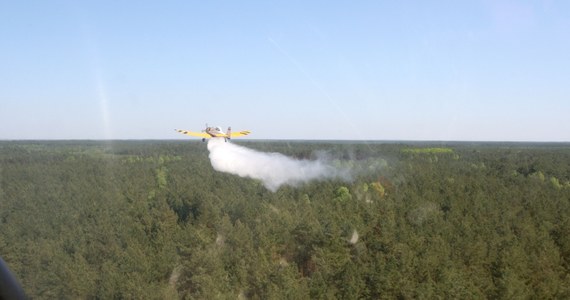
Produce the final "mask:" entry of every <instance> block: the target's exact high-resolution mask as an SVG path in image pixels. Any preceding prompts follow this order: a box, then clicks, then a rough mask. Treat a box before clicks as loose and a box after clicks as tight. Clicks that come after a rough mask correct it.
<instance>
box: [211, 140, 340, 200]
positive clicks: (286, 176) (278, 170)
mask: <svg viewBox="0 0 570 300" xmlns="http://www.w3.org/2000/svg"><path fill="white" fill-rule="evenodd" d="M208 150H209V151H210V161H211V163H212V167H213V168H214V170H216V171H220V172H226V173H231V174H236V175H239V176H241V177H250V178H254V179H259V180H261V181H262V182H263V185H265V187H266V188H267V189H269V190H270V191H272V192H275V191H277V189H278V188H279V187H280V186H281V185H283V184H287V185H291V186H297V185H299V184H301V183H304V182H308V181H310V180H317V179H325V178H337V177H338V178H343V179H347V178H348V177H349V176H348V172H346V171H342V170H338V169H336V168H334V167H332V166H330V165H328V164H326V163H325V162H324V161H322V160H316V161H313V160H298V159H293V158H290V157H287V156H285V155H283V154H280V153H265V152H259V151H255V150H252V149H249V148H245V147H242V146H238V145H235V144H232V143H226V142H224V139H220V138H213V139H210V140H209V141H208Z"/></svg>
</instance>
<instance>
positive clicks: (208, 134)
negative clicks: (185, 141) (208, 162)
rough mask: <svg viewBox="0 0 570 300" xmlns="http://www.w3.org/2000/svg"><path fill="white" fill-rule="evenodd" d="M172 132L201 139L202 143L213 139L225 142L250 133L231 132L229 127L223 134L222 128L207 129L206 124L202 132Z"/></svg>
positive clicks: (245, 131) (247, 131)
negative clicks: (220, 138)
mask: <svg viewBox="0 0 570 300" xmlns="http://www.w3.org/2000/svg"><path fill="white" fill-rule="evenodd" d="M174 130H175V131H177V132H180V133H182V134H186V135H190V136H195V137H201V138H202V142H204V141H206V139H209V138H213V137H223V138H224V140H225V141H226V142H227V141H228V140H229V139H231V138H234V137H239V136H244V135H248V134H250V133H251V131H249V130H242V131H238V132H232V128H231V127H228V131H227V132H225V133H224V132H223V131H222V128H220V127H218V126H216V127H209V126H208V124H206V129H204V130H202V132H192V131H188V130H181V129H174Z"/></svg>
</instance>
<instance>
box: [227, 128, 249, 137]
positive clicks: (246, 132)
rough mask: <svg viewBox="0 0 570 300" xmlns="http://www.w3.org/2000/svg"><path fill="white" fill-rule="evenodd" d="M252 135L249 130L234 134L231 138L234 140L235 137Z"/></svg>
mask: <svg viewBox="0 0 570 300" xmlns="http://www.w3.org/2000/svg"><path fill="white" fill-rule="evenodd" d="M250 133H251V131H249V130H242V131H238V132H232V133H231V134H230V137H231V138H234V137H238V136H244V135H248V134H250Z"/></svg>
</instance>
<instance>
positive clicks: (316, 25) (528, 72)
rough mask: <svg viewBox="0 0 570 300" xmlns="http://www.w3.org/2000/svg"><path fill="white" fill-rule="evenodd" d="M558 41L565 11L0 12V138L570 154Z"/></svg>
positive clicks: (567, 72)
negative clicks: (488, 145) (367, 143)
mask: <svg viewBox="0 0 570 300" xmlns="http://www.w3.org/2000/svg"><path fill="white" fill-rule="evenodd" d="M78 2H79V3H78ZM569 37H570V2H568V1H490V0H489V1H279V2H272V1H4V2H2V3H1V4H0V139H185V138H189V137H186V136H182V135H179V134H177V133H175V132H174V131H173V129H174V128H180V129H187V130H196V131H199V130H201V129H202V128H203V127H204V124H205V123H208V124H210V125H221V126H224V127H225V126H228V125H231V126H232V127H233V129H234V130H241V129H248V130H251V131H252V132H253V133H252V135H251V136H250V137H251V138H252V139H347V140H351V139H358V140H478V141H481V140H483V141H570V118H569V115H570V38H569Z"/></svg>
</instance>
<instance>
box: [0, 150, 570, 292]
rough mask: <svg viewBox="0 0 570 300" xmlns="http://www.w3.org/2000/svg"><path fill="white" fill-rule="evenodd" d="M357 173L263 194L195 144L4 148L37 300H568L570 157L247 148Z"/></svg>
mask: <svg viewBox="0 0 570 300" xmlns="http://www.w3.org/2000/svg"><path fill="white" fill-rule="evenodd" d="M244 143H245V144H246V145H247V146H248V147H251V148H255V149H258V150H260V151H270V152H280V153H283V154H286V155H289V156H292V157H297V158H303V159H314V158H316V157H317V156H319V155H321V154H317V152H316V151H317V150H318V151H322V150H324V151H327V156H328V157H329V158H330V159H331V161H332V162H333V164H336V165H339V166H343V167H350V168H351V169H352V170H354V171H355V173H356V174H354V175H355V176H354V180H353V181H352V182H342V181H334V180H329V181H315V182H311V183H308V184H305V185H303V186H301V187H298V188H292V187H288V186H283V187H281V188H280V189H279V190H278V191H277V192H275V193H272V192H270V191H268V190H266V189H265V188H264V187H263V185H262V184H261V183H260V182H258V181H256V180H252V179H249V178H240V177H237V176H234V175H231V174H225V173H219V172H215V171H214V170H213V169H212V167H211V165H210V162H209V159H208V151H207V148H206V145H205V144H202V143H196V142H150V141H148V142H147V141H144V142H121V141H119V142H73V141H71V142H0V172H1V173H0V175H1V176H0V255H2V257H3V258H4V260H5V261H6V262H7V263H8V264H9V266H10V267H11V269H12V270H13V271H14V273H15V274H16V275H17V276H18V277H19V278H20V281H21V282H22V285H23V287H24V289H25V290H26V291H27V293H28V294H29V295H30V296H31V297H32V298H49V299H54V298H55V299H59V298H73V299H76V298H101V299H112V298H137V299H141V298H144V299H149V298H150V299H156V298H167V299H171V298H189V299H220V298H221V299H226V298H230V299H235V298H247V299H250V298H251V299H282V298H287V299H334V298H340V299H360V298H372V299H378V298H389V299H393V298H452V299H457V298H459V299H465V298H467V299H472V298H540V299H552V298H569V297H570V146H569V145H568V144H541V145H533V144H497V143H496V144H468V143H455V144H441V143H433V144H430V143H407V144H393V143H392V144H390V143H334V142H321V143H309V142H252V141H250V142H244Z"/></svg>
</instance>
